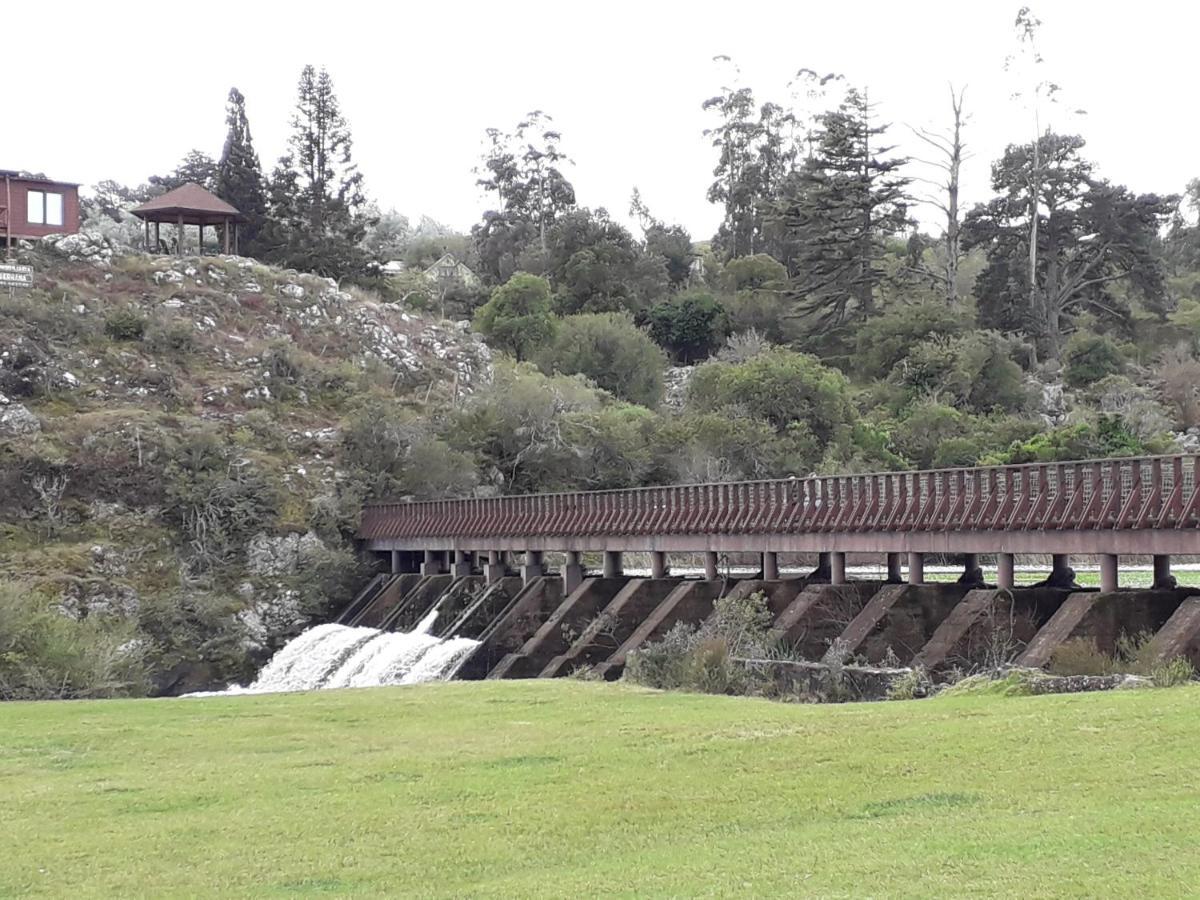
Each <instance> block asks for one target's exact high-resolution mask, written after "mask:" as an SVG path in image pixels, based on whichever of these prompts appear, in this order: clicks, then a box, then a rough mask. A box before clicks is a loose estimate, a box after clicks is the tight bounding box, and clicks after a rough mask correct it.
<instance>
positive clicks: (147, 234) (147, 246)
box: [142, 219, 150, 253]
mask: <svg viewBox="0 0 1200 900" xmlns="http://www.w3.org/2000/svg"><path fill="white" fill-rule="evenodd" d="M142 224H143V225H145V226H146V252H147V253H149V252H150V220H149V219H147V220H146V221H144V222H143V223H142Z"/></svg>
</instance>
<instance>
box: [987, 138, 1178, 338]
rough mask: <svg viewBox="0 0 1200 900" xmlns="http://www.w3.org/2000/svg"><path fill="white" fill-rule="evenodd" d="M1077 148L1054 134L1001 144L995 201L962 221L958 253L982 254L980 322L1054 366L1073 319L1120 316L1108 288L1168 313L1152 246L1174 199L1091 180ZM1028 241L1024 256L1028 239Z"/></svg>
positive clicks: (1120, 301)
mask: <svg viewBox="0 0 1200 900" xmlns="http://www.w3.org/2000/svg"><path fill="white" fill-rule="evenodd" d="M1035 145H1036V147H1035ZM1083 147H1084V140H1083V138H1080V137H1078V136H1074V135H1058V134H1052V133H1047V134H1044V135H1042V136H1041V137H1040V138H1039V139H1038V140H1037V141H1036V142H1035V143H1034V144H1022V145H1012V146H1009V147H1008V149H1007V150H1006V151H1005V153H1004V156H1003V158H1001V159H1000V160H999V161H998V162H996V163H995V164H994V165H993V166H992V188H993V190H995V191H996V193H997V196H996V197H995V198H993V199H992V200H991V201H989V202H988V203H987V204H983V205H980V206H977V207H975V209H973V210H972V211H971V212H970V213H969V214H968V216H967V218H966V221H965V223H964V247H965V248H966V249H968V250H969V249H971V248H972V247H976V246H979V247H983V248H984V249H985V251H986V254H987V261H986V264H985V266H984V269H983V271H982V272H980V274H979V278H978V280H977V287H976V295H977V296H978V297H979V298H980V304H979V316H980V321H981V324H983V325H984V326H985V327H991V328H998V329H1000V330H1009V331H1011V330H1022V331H1025V332H1026V333H1028V334H1030V335H1032V336H1033V337H1034V339H1035V340H1036V342H1037V346H1038V349H1039V350H1040V351H1041V353H1042V354H1043V355H1044V356H1045V357H1046V358H1050V359H1055V360H1057V359H1059V358H1060V357H1061V355H1062V349H1063V341H1064V334H1065V332H1066V330H1067V329H1068V328H1069V326H1070V324H1071V321H1072V319H1073V318H1074V317H1075V316H1076V315H1078V314H1079V313H1081V312H1084V311H1091V312H1094V313H1096V314H1098V315H1100V316H1103V317H1107V318H1109V319H1110V320H1113V319H1118V320H1119V319H1123V318H1125V317H1126V316H1127V315H1128V308H1127V306H1126V304H1125V298H1124V297H1123V296H1117V295H1116V294H1114V292H1113V290H1112V289H1113V287H1115V286H1116V284H1117V283H1125V284H1126V285H1128V287H1129V288H1132V289H1133V291H1134V292H1136V293H1138V294H1140V296H1141V297H1142V299H1143V301H1144V302H1145V303H1146V305H1147V306H1148V307H1149V308H1150V309H1151V310H1153V311H1155V312H1159V313H1161V314H1164V315H1165V313H1166V311H1167V308H1168V307H1167V295H1166V289H1165V284H1164V272H1163V267H1162V261H1161V259H1160V257H1159V255H1158V253H1157V252H1156V249H1157V248H1156V241H1157V235H1158V230H1159V228H1160V227H1161V226H1162V225H1163V224H1164V223H1165V222H1166V221H1167V220H1168V218H1169V217H1170V215H1171V214H1172V211H1173V209H1174V208H1175V206H1176V205H1177V203H1178V198H1177V197H1159V196H1158V195H1156V194H1142V195H1135V194H1133V193H1132V192H1130V191H1129V190H1128V189H1126V188H1125V187H1122V186H1119V185H1112V184H1110V183H1108V182H1107V181H1104V180H1102V179H1097V178H1096V177H1094V176H1093V174H1092V166H1091V163H1089V162H1088V161H1086V160H1084V159H1083V158H1082V157H1081V155H1080V151H1081V150H1082V149H1083ZM1035 169H1040V172H1041V174H1040V175H1035V174H1034V171H1035ZM1034 188H1036V189H1037V194H1036V196H1033V195H1031V190H1032V189H1034ZM1031 211H1035V215H1036V218H1037V219H1038V222H1037V225H1036V227H1033V226H1031V224H1030V222H1029V217H1030V214H1031ZM1035 235H1036V238H1037V247H1036V248H1035V249H1034V250H1033V251H1031V250H1030V248H1029V246H1028V241H1029V240H1030V238H1031V236H1035ZM1030 258H1033V259H1036V260H1037V266H1036V268H1035V269H1034V270H1033V274H1032V277H1033V279H1034V282H1033V284H1032V285H1030V284H1029V278H1030V277H1031V276H1030V272H1029V270H1028V269H1027V268H1025V266H1024V262H1025V261H1026V260H1028V259H1030ZM1030 298H1032V301H1031V300H1030Z"/></svg>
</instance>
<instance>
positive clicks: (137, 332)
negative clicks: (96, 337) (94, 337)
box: [104, 307, 146, 341]
mask: <svg viewBox="0 0 1200 900" xmlns="http://www.w3.org/2000/svg"><path fill="white" fill-rule="evenodd" d="M104 333H105V334H107V335H108V336H109V337H110V338H112V339H113V340H114V341H140V340H141V339H142V337H143V336H144V335H145V333H146V319H145V318H144V317H143V316H142V314H141V313H139V312H138V311H137V310H135V309H132V308H129V307H126V308H125V309H119V310H116V311H115V312H112V313H109V314H108V317H107V318H105V320H104Z"/></svg>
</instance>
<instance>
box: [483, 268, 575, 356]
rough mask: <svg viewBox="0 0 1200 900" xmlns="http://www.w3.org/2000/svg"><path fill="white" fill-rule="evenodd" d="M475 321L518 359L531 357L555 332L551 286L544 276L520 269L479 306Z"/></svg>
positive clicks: (486, 333) (495, 342) (496, 342)
mask: <svg viewBox="0 0 1200 900" xmlns="http://www.w3.org/2000/svg"><path fill="white" fill-rule="evenodd" d="M475 324H476V326H477V327H478V328H479V330H480V331H481V332H482V333H483V334H485V335H487V336H488V337H489V338H491V340H492V343H493V344H495V345H496V346H498V347H501V348H503V349H505V350H508V351H509V352H510V353H512V355H513V356H514V357H516V359H517V361H518V362H520V361H521V360H524V359H528V357H529V354H530V352H531V351H532V350H534V349H535V348H537V347H539V346H541V345H542V344H543V343H545V342H546V341H547V340H548V339H549V338H550V337H551V336H552V335H553V334H554V326H555V321H554V310H553V304H552V303H551V299H550V285H549V284H547V283H546V280H545V279H544V278H538V277H537V276H536V275H530V274H528V273H526V272H518V273H517V274H516V275H514V276H513V277H512V278H510V279H509V280H508V281H507V282H505V283H504V284H503V285H501V286H500V287H498V288H496V289H495V290H494V291H492V296H491V299H490V300H488V302H487V303H485V304H484V305H483V306H482V307H480V308H479V312H478V313H477V314H476V316H475Z"/></svg>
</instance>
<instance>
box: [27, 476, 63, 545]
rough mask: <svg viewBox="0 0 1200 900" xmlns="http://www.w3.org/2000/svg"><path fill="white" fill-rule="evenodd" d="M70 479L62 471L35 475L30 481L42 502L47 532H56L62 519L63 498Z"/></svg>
mask: <svg viewBox="0 0 1200 900" xmlns="http://www.w3.org/2000/svg"><path fill="white" fill-rule="evenodd" d="M69 483H70V479H69V478H67V476H66V475H64V474H62V473H57V474H55V475H52V476H49V477H47V476H46V475H35V476H34V477H33V480H32V481H31V482H30V486H31V487H32V488H33V492H34V493H35V494H37V495H38V499H39V500H40V501H41V502H42V514H43V516H44V517H45V519H46V532H47V534H51V535H52V534H54V532H55V531H56V530H57V529H58V525H59V523H60V522H61V521H62V498H63V494H64V493H65V492H66V490H67V485H68V484H69Z"/></svg>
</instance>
